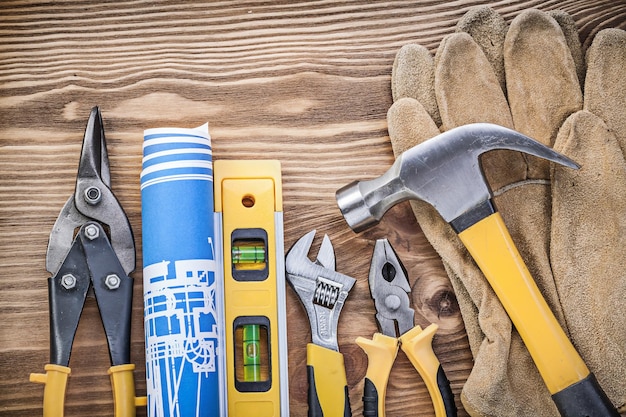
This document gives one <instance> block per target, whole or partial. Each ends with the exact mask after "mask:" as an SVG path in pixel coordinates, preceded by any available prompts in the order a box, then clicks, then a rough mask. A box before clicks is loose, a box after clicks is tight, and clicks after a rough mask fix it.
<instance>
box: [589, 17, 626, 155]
mask: <svg viewBox="0 0 626 417" xmlns="http://www.w3.org/2000/svg"><path fill="white" fill-rule="evenodd" d="M587 61H588V64H587V66H588V67H587V80H586V85H587V86H586V88H585V110H588V111H590V112H592V113H593V114H595V115H597V116H598V117H600V118H601V119H602V120H604V122H605V123H606V124H607V126H608V127H609V129H611V130H612V131H613V132H614V133H615V135H616V136H617V139H618V140H619V142H620V146H621V148H622V152H623V154H624V157H625V158H626V112H625V111H624V109H626V32H625V31H623V30H619V29H605V30H602V31H600V32H599V33H598V34H597V35H596V37H595V39H594V41H593V43H592V45H591V46H590V47H589V50H588V51H587Z"/></svg>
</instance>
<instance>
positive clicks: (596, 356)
mask: <svg viewBox="0 0 626 417" xmlns="http://www.w3.org/2000/svg"><path fill="white" fill-rule="evenodd" d="M585 69H587V75H586V86H585V95H584V100H583V90H582V85H583V80H584V79H585ZM392 92H393V99H394V104H393V106H392V107H391V108H390V110H389V113H388V124H389V135H390V138H391V142H392V145H393V149H394V153H395V154H396V155H399V154H400V153H402V152H403V151H404V150H406V149H408V148H410V147H412V146H414V145H416V144H418V143H420V142H423V141H425V140H427V139H429V138H431V137H433V136H436V135H437V134H439V133H440V132H441V131H446V130H449V129H451V128H454V127H457V126H460V125H464V124H468V123H474V122H489V123H495V124H499V125H502V126H505V127H509V128H513V129H515V130H517V131H520V132H521V133H524V134H526V135H528V136H530V137H532V138H534V139H536V140H538V141H540V142H542V143H544V144H546V145H548V146H553V147H555V149H556V150H558V151H559V152H562V153H564V154H565V155H567V156H569V157H570V158H572V159H574V160H575V161H577V162H578V163H580V164H581V165H582V168H581V169H580V170H578V171H573V170H569V169H567V168H553V170H552V172H551V168H550V165H549V163H547V162H546V161H543V160H539V159H537V158H534V157H531V156H528V155H522V154H520V153H517V152H511V151H492V152H489V153H487V154H485V155H484V156H483V157H482V160H481V163H482V165H483V169H484V171H485V175H486V177H487V180H488V182H489V184H490V186H491V188H492V190H494V195H495V198H494V201H495V204H496V206H497V207H498V209H499V211H500V213H501V214H502V216H503V218H504V221H505V223H506V225H507V227H508V229H509V231H510V233H511V235H512V237H513V240H514V242H515V244H516V245H517V247H518V249H519V250H520V253H521V255H522V258H523V259H524V260H525V262H526V264H527V266H528V268H529V270H530V272H531V274H532V275H533V277H534V278H535V280H536V282H537V285H538V287H539V289H540V290H541V292H542V294H543V295H544V297H545V299H546V301H547V302H548V305H549V306H550V307H551V309H552V311H553V312H554V314H555V316H556V318H557V320H559V322H560V323H561V325H562V326H563V329H564V330H565V331H566V333H567V334H568V335H569V336H570V338H571V340H572V342H573V343H574V346H575V347H576V349H577V350H578V351H579V353H580V354H581V356H582V358H583V360H585V362H586V363H587V365H588V367H589V368H590V370H591V371H592V372H594V373H595V375H596V377H597V379H598V381H599V383H600V385H601V386H602V387H603V388H604V390H605V392H606V393H607V395H608V396H609V398H610V399H611V401H612V402H613V403H614V404H615V405H616V406H617V407H623V406H624V404H625V403H626V331H625V330H624V329H626V314H624V313H626V309H625V308H624V304H623V301H624V300H625V299H626V272H625V271H624V267H623V265H626V251H625V250H624V247H625V245H624V244H625V243H626V163H625V155H626V153H625V151H626V114H625V112H626V33H625V32H623V31H618V30H605V31H603V32H600V33H599V34H598V35H597V36H596V39H595V41H594V43H593V45H592V46H591V47H590V49H589V51H588V56H587V65H586V66H585V63H584V59H583V54H582V52H581V46H580V41H579V40H578V33H577V31H576V28H575V25H574V22H573V20H572V19H571V17H570V16H568V15H567V14H564V13H559V12H555V13H551V14H546V13H543V12H539V11H537V10H528V11H526V12H523V13H522V14H520V15H519V16H518V17H517V18H515V19H514V20H513V21H512V22H511V25H510V27H508V25H507V24H506V22H505V21H504V19H503V18H502V17H501V16H499V15H498V14H497V13H495V12H494V11H493V10H491V9H489V8H485V7H483V8H478V9H475V10H472V11H471V12H469V13H468V14H466V15H465V16H464V17H463V19H462V20H461V21H460V22H459V24H458V25H457V33H455V34H453V35H450V36H448V37H446V38H444V39H443V41H442V42H441V45H440V46H439V49H438V50H437V53H436V55H435V58H434V59H433V58H432V56H431V55H430V53H429V52H428V51H427V50H426V49H425V48H423V47H421V46H418V45H406V46H405V47H403V48H402V49H401V50H400V51H399V52H398V55H397V57H396V61H395V62H394V66H393V73H392ZM583 102H584V104H583ZM583 108H584V110H583ZM551 174H552V176H551ZM412 206H413V211H414V213H415V216H416V218H417V220H418V222H419V224H420V226H421V228H422V229H423V231H424V233H425V234H426V237H427V238H428V239H429V241H430V242H431V244H432V245H433V247H434V248H435V249H436V250H437V252H438V253H439V254H440V256H441V257H442V260H443V263H444V266H445V268H446V271H447V272H448V275H449V276H450V279H451V281H452V284H453V286H454V288H455V291H456V294H457V298H458V301H459V305H460V307H461V313H462V315H463V319H464V321H465V326H466V329H467V333H468V337H469V341H470V346H471V349H472V353H473V356H474V361H475V364H474V368H473V370H472V372H471V374H470V376H469V378H468V380H467V383H466V384H465V386H464V388H463V392H462V394H461V399H462V401H463V404H464V406H465V408H466V410H467V411H468V412H469V413H470V414H471V415H475V416H497V417H502V416H522V415H527V416H530V415H532V416H557V415H558V412H557V410H556V407H555V406H554V404H553V402H552V400H551V398H550V394H549V392H548V390H547V388H546V387H545V385H544V383H543V381H542V379H541V378H540V376H539V373H538V371H537V369H536V367H535V365H534V363H533V361H532V359H531V358H530V355H529V353H528V351H527V350H526V348H525V346H524V345H523V342H522V341H521V338H520V336H519V335H518V333H517V332H516V331H515V329H514V328H513V326H512V324H511V321H510V319H509V317H508V315H507V314H506V312H505V311H504V308H503V307H502V305H501V304H500V302H499V300H498V299H497V297H496V295H495V294H494V292H493V290H492V289H491V287H490V286H489V284H488V282H487V281H486V279H485V278H484V276H483V275H482V273H481V271H480V270H479V269H478V267H477V266H476V264H475V263H474V261H473V260H472V259H471V257H470V255H469V254H468V253H467V251H466V249H465V248H464V246H463V245H462V243H461V242H460V240H459V239H458V237H457V236H456V234H455V233H454V232H453V231H452V229H451V227H450V226H449V225H448V224H447V223H445V221H444V220H442V219H441V217H440V216H439V215H438V214H437V213H436V212H435V210H434V209H433V208H432V207H430V206H428V205H427V204H426V203H422V202H412ZM622 411H623V410H622Z"/></svg>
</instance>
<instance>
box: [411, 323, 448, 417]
mask: <svg viewBox="0 0 626 417" xmlns="http://www.w3.org/2000/svg"><path fill="white" fill-rule="evenodd" d="M437 329H438V326H437V325H436V324H434V323H433V324H431V325H429V326H428V327H426V328H425V329H423V330H422V328H421V327H420V326H415V327H414V328H412V329H411V330H409V331H408V332H406V333H404V334H403V335H402V336H400V346H401V347H402V350H403V351H404V353H406V356H407V357H408V358H409V360H410V361H411V363H412V364H413V366H414V367H415V369H416V370H417V372H418V373H419V374H420V376H421V377H422V379H423V380H424V384H426V388H427V389H428V394H430V398H431V400H432V402H433V407H434V409H435V416H436V417H456V415H457V414H456V413H457V409H456V404H455V403H454V396H453V394H452V390H451V389H450V382H449V381H448V378H446V375H445V373H444V372H443V368H442V367H441V364H440V363H439V360H438V359H437V356H435V352H433V347H432V343H433V337H434V336H435V333H436V332H437Z"/></svg>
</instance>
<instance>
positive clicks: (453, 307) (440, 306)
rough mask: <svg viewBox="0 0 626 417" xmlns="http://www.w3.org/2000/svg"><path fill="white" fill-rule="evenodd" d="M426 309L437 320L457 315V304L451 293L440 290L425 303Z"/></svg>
mask: <svg viewBox="0 0 626 417" xmlns="http://www.w3.org/2000/svg"><path fill="white" fill-rule="evenodd" d="M426 305H427V306H428V309H429V310H431V311H432V312H434V313H435V314H436V315H437V317H438V318H447V317H451V316H456V315H457V314H459V303H458V301H457V299H456V295H454V292H453V291H450V290H449V289H440V290H438V291H436V292H435V293H434V294H433V295H432V297H430V299H428V301H427V302H426Z"/></svg>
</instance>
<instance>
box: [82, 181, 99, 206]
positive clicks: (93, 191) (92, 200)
mask: <svg viewBox="0 0 626 417" xmlns="http://www.w3.org/2000/svg"><path fill="white" fill-rule="evenodd" d="M84 197H85V201H86V202H87V204H90V205H92V206H94V205H96V204H98V203H99V202H100V200H101V199H102V192H101V191H100V189H99V188H98V187H95V186H91V187H89V188H87V189H86V190H85V194H84Z"/></svg>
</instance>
